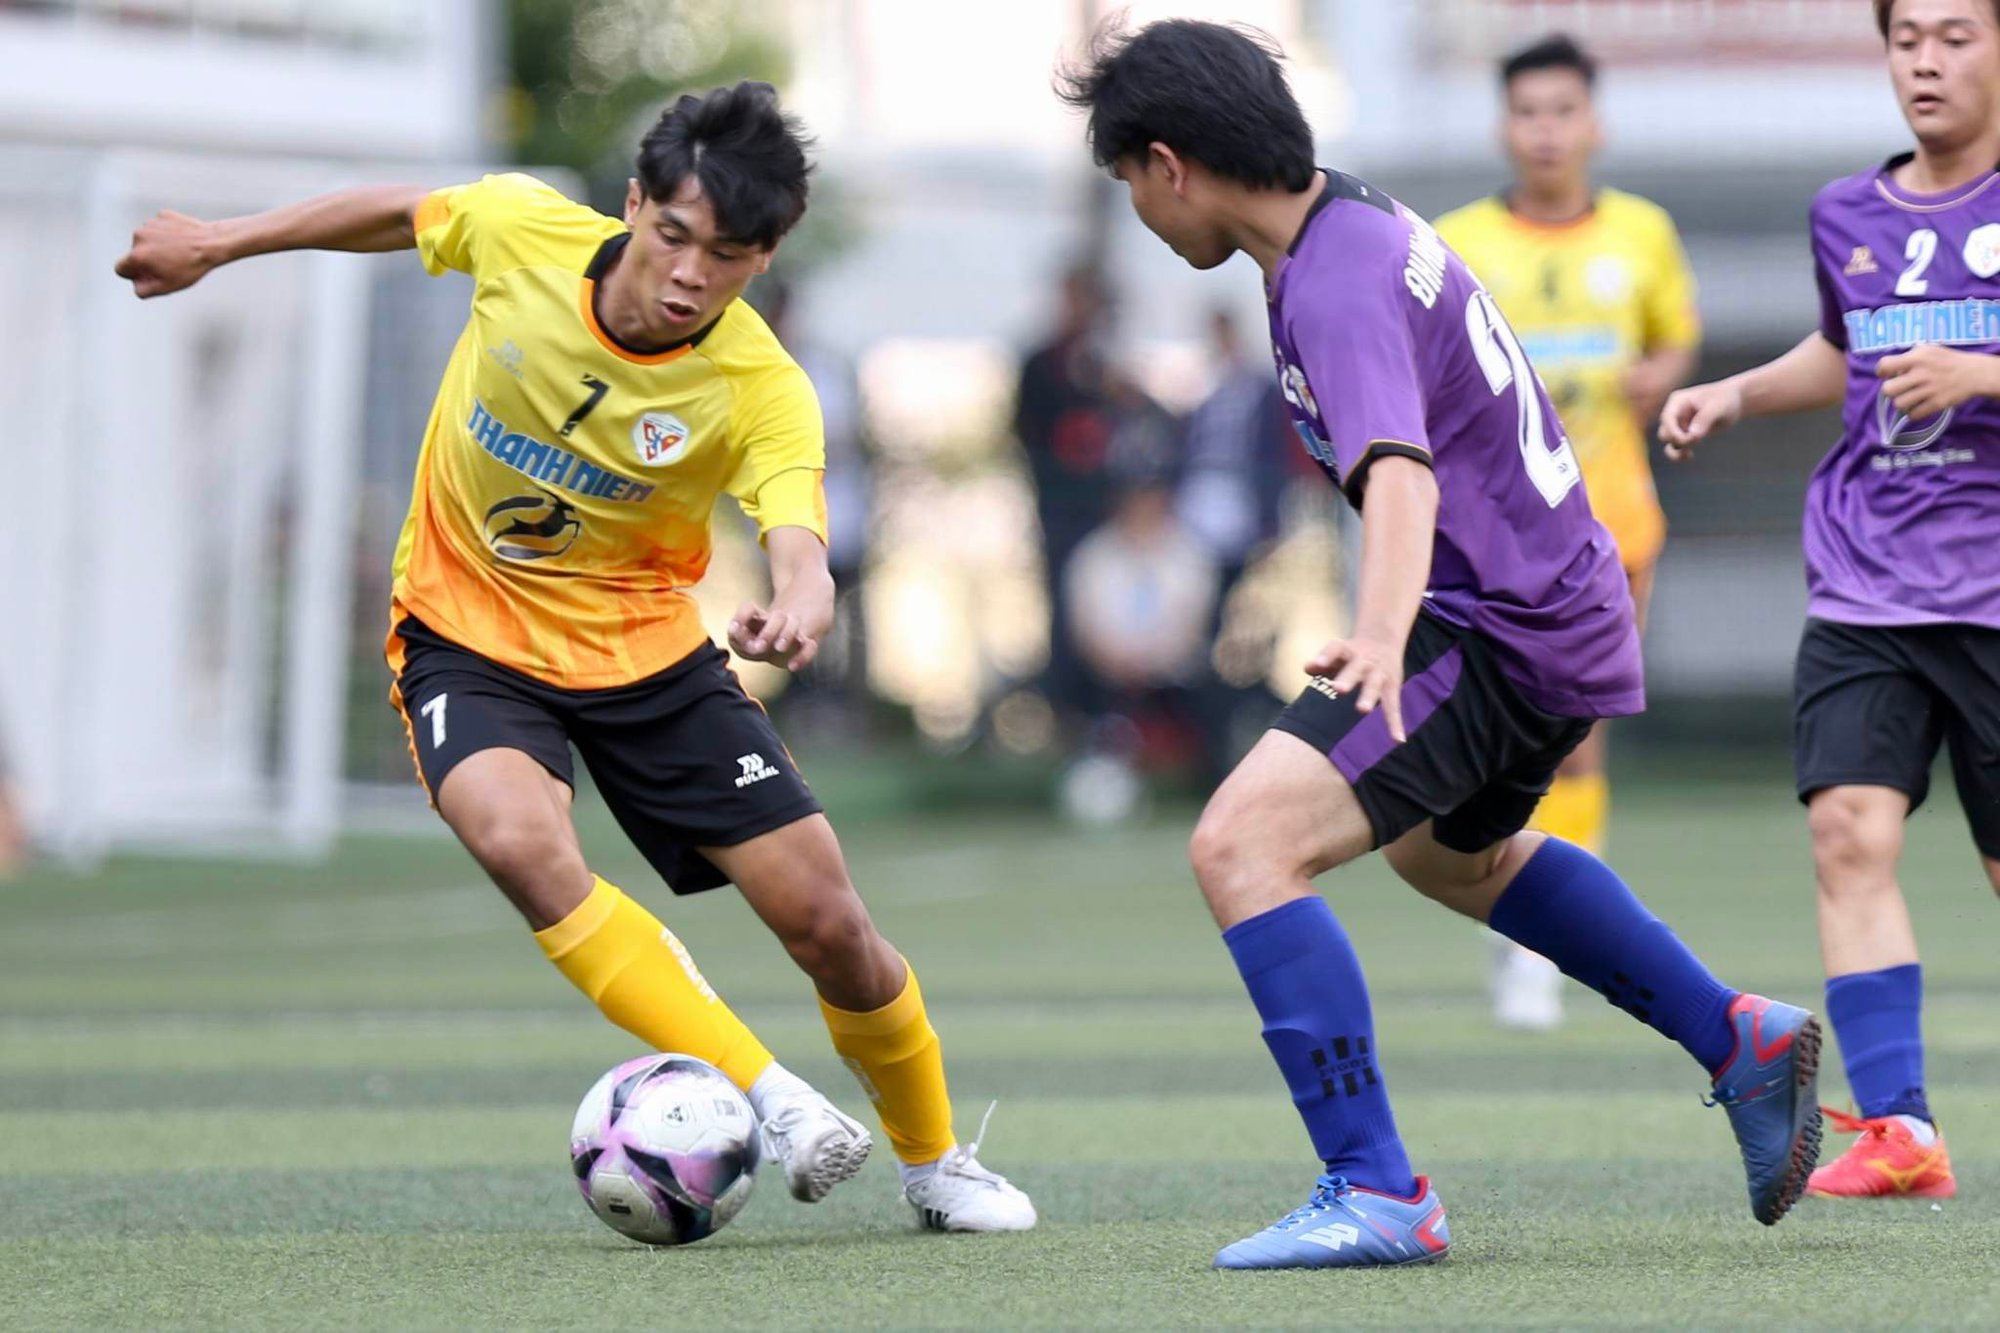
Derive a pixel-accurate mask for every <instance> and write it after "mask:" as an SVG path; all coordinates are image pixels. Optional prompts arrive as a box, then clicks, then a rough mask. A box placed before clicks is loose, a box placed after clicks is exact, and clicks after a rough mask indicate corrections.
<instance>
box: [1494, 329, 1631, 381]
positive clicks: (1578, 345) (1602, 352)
mask: <svg viewBox="0 0 2000 1333" xmlns="http://www.w3.org/2000/svg"><path fill="white" fill-rule="evenodd" d="M1515 333H1516V336H1517V337H1519V338H1520V340H1521V350H1522V351H1524V352H1526V353H1527V354H1528V361H1529V363H1530V364H1531V365H1533V366H1534V367H1535V368H1536V369H1538V370H1540V369H1546V368H1547V367H1549V366H1555V365H1562V364H1565V363H1569V362H1582V363H1589V364H1595V363H1597V362H1602V361H1617V360H1622V359H1623V356H1622V349H1621V348H1620V347H1619V343H1618V330H1616V329H1611V328H1605V327H1602V326H1598V327H1593V328H1581V329H1545V330H1541V331H1539V332H1535V333H1521V332H1520V331H1519V330H1518V329H1517V330H1515Z"/></svg>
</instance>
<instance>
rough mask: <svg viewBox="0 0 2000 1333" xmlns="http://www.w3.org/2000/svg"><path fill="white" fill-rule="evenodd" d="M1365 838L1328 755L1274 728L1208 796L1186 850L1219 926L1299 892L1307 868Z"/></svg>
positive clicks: (1364, 844)
mask: <svg viewBox="0 0 2000 1333" xmlns="http://www.w3.org/2000/svg"><path fill="white" fill-rule="evenodd" d="M1373 845H1374V834H1373V832H1372V831H1371V830H1370V828H1369V825H1368V816H1367V815H1366V814H1365V813H1363V811H1362V809H1361V803H1360V801H1358V800H1357V799H1356V798H1355V795H1354V789H1353V788H1352V787H1350V786H1348V784H1347V781H1346V779H1344V778H1342V777H1341V776H1340V774H1339V772H1338V771H1336V770H1335V769H1334V768H1333V766H1332V765H1330V764H1328V763H1327V761H1326V756H1325V755H1323V754H1321V753H1319V752H1318V751H1317V750H1315V749H1313V748H1312V747H1311V746H1310V745H1308V744H1306V743H1305V742H1304V741H1302V740H1300V739H1299V738H1298V737H1296V736H1293V735H1291V734H1289V733H1287V732H1281V731H1272V732H1267V733H1265V735H1264V737H1263V739H1261V740H1259V741H1258V742H1257V744H1256V746H1255V747H1254V748H1252V749H1251V751H1250V753H1249V754H1247V755H1245V756H1244V757H1243V762H1241V763H1240V764H1238V765H1237V766H1236V770H1235V771H1234V772H1232V773H1231V774H1230V775H1229V777H1228V778H1227V779H1226V780H1224V782H1223V784H1222V785H1221V786H1220V787H1218V788H1217V789H1216V792H1215V795H1213V796H1212V797H1210V798H1209V802H1208V805H1207V807H1206V808H1205V809H1203V811H1202V812H1201V820H1200V822H1199V823H1197V824H1196V825H1195V830H1194V837H1193V839H1192V840H1191V841H1190V843H1189V845H1188V857H1189V860H1190V861H1191V862H1192V863H1193V865H1194V874H1195V882H1196V883H1197V884H1199V885H1200V886H1201V892H1202V897H1203V898H1205V899H1206V900H1207V902H1208V910H1209V912H1210V914H1211V915H1213V916H1214V918H1215V924H1216V925H1217V926H1220V927H1221V928H1222V929H1223V930H1225V931H1226V930H1228V929H1229V928H1230V927H1231V926H1234V925H1236V924H1237V923H1239V922H1242V921H1247V920H1249V919H1250V918H1251V917H1254V916H1261V915H1262V914H1264V913H1265V912H1269V911H1272V910H1274V909H1276V908H1279V907H1283V906H1284V905H1285V904H1287V903H1289V902H1292V901H1294V900H1296V899H1299V898H1304V897H1307V896H1308V895H1310V894H1312V893H1313V892H1314V889H1313V885H1312V881H1313V877H1314V876H1315V875H1318V874H1321V873H1323V872H1324V871H1327V870H1331V869H1333V868H1334V867H1336V866H1340V865H1345V864H1346V863H1347V862H1349V861H1352V860H1355V859H1356V858H1358V857H1361V856H1364V855H1366V854H1367V853H1368V851H1369V850H1370V848H1372V847H1373Z"/></svg>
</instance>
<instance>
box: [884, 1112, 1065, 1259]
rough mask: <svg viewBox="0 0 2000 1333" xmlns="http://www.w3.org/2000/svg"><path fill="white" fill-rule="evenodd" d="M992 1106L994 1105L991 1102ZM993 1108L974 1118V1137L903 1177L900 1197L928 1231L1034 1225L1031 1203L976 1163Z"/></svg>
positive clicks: (1013, 1228) (1014, 1228)
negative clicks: (976, 1130) (911, 1175)
mask: <svg viewBox="0 0 2000 1333" xmlns="http://www.w3.org/2000/svg"><path fill="white" fill-rule="evenodd" d="M995 1105H998V1103H995ZM992 1119H993V1107H992V1106H989V1107H987V1108H986V1116H985V1119H982V1120H981V1121H980V1122H979V1136H978V1138H975V1139H973V1141H972V1142H971V1143H969V1144H964V1145H961V1146H960V1147H956V1148H953V1149H952V1150H951V1151H950V1152H948V1153H946V1154H945V1155H944V1156H943V1157H940V1158H938V1160H937V1161H936V1162H935V1163H934V1164H933V1165H931V1166H930V1167H929V1168H928V1169H923V1170H920V1172H919V1173H918V1174H916V1175H915V1177H914V1178H913V1179H906V1180H905V1182H904V1185H903V1198H904V1199H906V1200H907V1201H908V1202H909V1205H910V1207H912V1208H914V1209H916V1210H917V1223H918V1225H920V1226H922V1227H924V1228H925V1229H926V1230H929V1231H1028V1230H1030V1229H1032V1228H1033V1227H1034V1225H1035V1220H1036V1219H1035V1205H1034V1203H1033V1202H1032V1201H1030V1200H1029V1198H1028V1196H1027V1195H1025V1194H1023V1193H1022V1192H1021V1191H1020V1190H1018V1189H1016V1188H1015V1187H1014V1186H1013V1185H1012V1184H1011V1183H1009V1181H1008V1180H1007V1177H1005V1176H1003V1175H1001V1174H1000V1173H999V1172H997V1171H988V1170H987V1169H986V1168H985V1167H983V1166H981V1165H980V1164H979V1156H978V1154H979V1145H980V1143H981V1142H982V1141H983V1140H984V1139H985V1138H986V1125H987V1122H988V1121H990V1120H992Z"/></svg>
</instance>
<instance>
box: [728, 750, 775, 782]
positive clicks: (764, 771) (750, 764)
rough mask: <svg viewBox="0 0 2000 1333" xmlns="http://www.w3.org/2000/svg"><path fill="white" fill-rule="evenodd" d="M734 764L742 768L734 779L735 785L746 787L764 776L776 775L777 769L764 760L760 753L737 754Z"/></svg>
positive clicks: (773, 776)
mask: <svg viewBox="0 0 2000 1333" xmlns="http://www.w3.org/2000/svg"><path fill="white" fill-rule="evenodd" d="M736 766H737V767H738V768H740V769H742V770H743V772H742V773H741V774H740V775H739V776H738V777H737V779H736V785H737V786H739V787H747V786H749V785H750V784H751V783H753V782H762V781H763V780H764V779H765V778H775V777H777V776H778V770H777V769H775V768H772V767H771V765H770V764H769V763H767V762H765V759H764V756H763V755H761V754H746V755H739V756H737V759H736Z"/></svg>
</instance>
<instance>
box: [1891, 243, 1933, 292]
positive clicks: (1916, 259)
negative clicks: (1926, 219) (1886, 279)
mask: <svg viewBox="0 0 2000 1333" xmlns="http://www.w3.org/2000/svg"><path fill="white" fill-rule="evenodd" d="M1937 241H1938V237H1937V233H1936V232H1934V231H1932V230H1931V229H1930V228H1929V227H1919V228H1917V229H1916V230H1915V231H1913V232H1911V233H1910V239H1909V240H1908V241H1906V242H1905V243H1904V244H1903V258H1905V259H1907V260H1909V261H1910V266H1909V267H1908V268H1906V269H1904V270H1903V276H1901V277H1900V278H1897V279H1896V295H1898V296H1922V295H1923V294H1924V293H1925V292H1927V291H1929V290H1930V289H1931V280H1930V279H1929V278H1926V277H1925V276H1924V270H1925V269H1927V268H1929V267H1930V266H1931V261H1932V260H1933V259H1936V258H1937Z"/></svg>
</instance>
